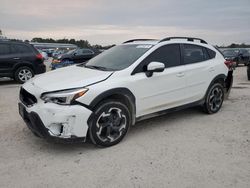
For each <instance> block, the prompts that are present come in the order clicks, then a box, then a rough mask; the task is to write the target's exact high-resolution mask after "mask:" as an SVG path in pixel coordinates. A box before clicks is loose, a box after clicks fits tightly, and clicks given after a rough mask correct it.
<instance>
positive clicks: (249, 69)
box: [247, 65, 250, 80]
mask: <svg viewBox="0 0 250 188" xmlns="http://www.w3.org/2000/svg"><path fill="white" fill-rule="evenodd" d="M247 78H248V80H250V65H248V66H247Z"/></svg>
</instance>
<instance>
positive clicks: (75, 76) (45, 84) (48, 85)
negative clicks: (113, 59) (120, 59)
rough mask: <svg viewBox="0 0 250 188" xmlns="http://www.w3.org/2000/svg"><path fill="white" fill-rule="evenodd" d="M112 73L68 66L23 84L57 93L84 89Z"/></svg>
mask: <svg viewBox="0 0 250 188" xmlns="http://www.w3.org/2000/svg"><path fill="white" fill-rule="evenodd" d="M112 73H113V72H109V71H100V70H94V69H89V68H85V67H80V66H69V67H65V68H61V69H57V70H54V71H50V72H47V73H44V74H42V75H39V76H36V77H35V78H33V79H31V80H30V81H28V82H27V83H25V84H32V85H35V86H36V87H39V88H40V89H42V90H44V91H57V90H63V89H71V88H77V87H84V86H88V85H91V84H94V83H96V82H100V81H103V80H105V79H107V78H108V77H109V76H110V75H111V74H112Z"/></svg>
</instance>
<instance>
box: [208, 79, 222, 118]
mask: <svg viewBox="0 0 250 188" xmlns="http://www.w3.org/2000/svg"><path fill="white" fill-rule="evenodd" d="M224 92H225V91H224V87H223V86H222V84H221V83H214V84H213V85H212V86H211V87H210V88H209V89H208V92H207V95H206V98H205V103H204V105H203V109H204V111H205V112H206V113H208V114H214V113H217V112H218V111H219V110H220V109H221V106H222V104H223V101H224V96H225V93H224Z"/></svg>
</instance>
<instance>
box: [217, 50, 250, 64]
mask: <svg viewBox="0 0 250 188" xmlns="http://www.w3.org/2000/svg"><path fill="white" fill-rule="evenodd" d="M222 53H223V55H224V57H225V59H227V60H232V61H235V62H236V65H237V66H238V65H239V64H244V65H247V64H248V63H249V60H250V53H249V52H248V50H246V49H227V50H224V51H223V52H222Z"/></svg>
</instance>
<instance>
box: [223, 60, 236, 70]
mask: <svg viewBox="0 0 250 188" xmlns="http://www.w3.org/2000/svg"><path fill="white" fill-rule="evenodd" d="M224 63H225V65H226V66H227V67H228V68H229V69H230V68H231V67H232V66H233V64H234V62H233V61H230V60H226V61H225V62H224Z"/></svg>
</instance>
